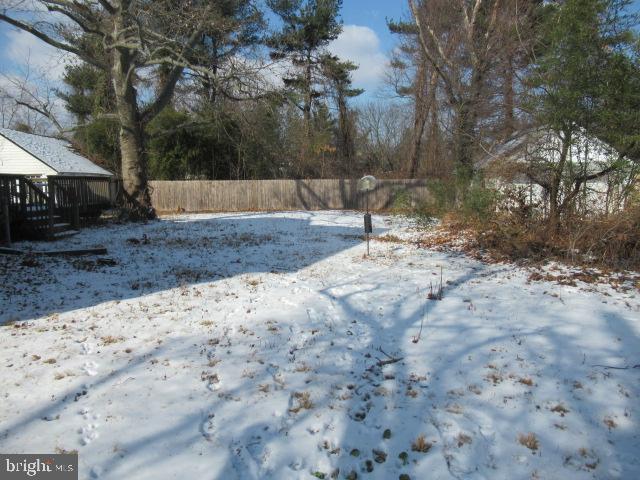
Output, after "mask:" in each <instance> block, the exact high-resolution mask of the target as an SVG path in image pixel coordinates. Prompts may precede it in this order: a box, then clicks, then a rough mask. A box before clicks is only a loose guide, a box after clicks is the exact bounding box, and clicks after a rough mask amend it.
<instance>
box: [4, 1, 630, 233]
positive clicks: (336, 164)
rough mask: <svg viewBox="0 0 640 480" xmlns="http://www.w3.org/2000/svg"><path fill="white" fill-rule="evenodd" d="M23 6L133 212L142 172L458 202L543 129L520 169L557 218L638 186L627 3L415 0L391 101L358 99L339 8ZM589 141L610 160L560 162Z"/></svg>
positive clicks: (143, 202)
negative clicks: (380, 181) (338, 183)
mask: <svg viewBox="0 0 640 480" xmlns="http://www.w3.org/2000/svg"><path fill="white" fill-rule="evenodd" d="M21 3H22V2H15V1H13V2H12V1H11V0H4V1H2V2H0V20H2V21H4V22H6V23H8V24H10V25H12V26H14V27H17V28H20V29H22V30H25V31H27V32H29V33H31V34H33V35H35V36H36V37H38V38H40V39H41V40H43V41H44V42H46V43H48V44H49V45H52V46H53V47H55V48H58V49H60V50H63V51H66V52H70V53H72V54H74V55H75V56H76V57H77V58H78V59H79V60H80V61H79V62H76V63H74V64H72V65H69V66H68V67H67V68H66V72H65V75H64V84H65V86H64V88H61V89H60V90H59V91H57V92H56V93H57V95H58V97H59V98H61V99H62V100H63V101H64V103H65V107H66V109H67V110H68V112H70V114H72V116H73V120H74V125H73V129H72V136H73V139H74V140H75V142H76V143H77V144H78V146H79V148H81V149H82V150H83V151H84V152H85V153H87V154H88V155H89V156H91V157H92V158H97V159H100V160H101V161H102V162H103V163H104V164H105V165H106V166H107V167H108V168H111V169H112V170H114V171H116V172H117V173H118V174H119V175H121V176H122V178H123V182H124V187H125V190H126V192H127V194H128V197H129V199H130V200H131V202H132V204H134V205H137V206H138V207H139V211H140V212H139V213H140V214H142V215H146V214H148V213H149V214H152V211H151V209H150V206H151V205H150V197H149V189H148V179H149V178H154V179H258V178H309V177H315V178H327V177H346V176H349V177H354V176H358V175H361V174H363V173H365V172H366V173H374V174H377V175H381V176H388V177H400V176H402V177H408V178H418V177H420V178H423V177H426V178H429V179H439V180H441V181H443V182H448V184H449V185H451V188H450V192H451V194H452V201H453V202H454V203H458V204H459V203H462V202H464V201H465V198H467V197H468V196H469V192H470V191H471V190H472V189H473V188H474V185H477V184H478V182H481V181H482V168H480V166H481V165H482V161H483V159H487V158H492V157H494V156H496V153H495V152H498V151H500V148H501V146H502V145H505V144H508V143H509V142H510V141H512V139H513V138H516V137H518V136H519V135H521V134H522V133H523V132H531V131H535V130H536V129H541V128H543V129H544V130H545V132H552V133H553V134H554V138H557V142H556V143H557V145H556V144H555V143H554V145H556V146H557V148H556V150H557V153H558V155H557V156H556V157H554V160H553V161H548V159H544V158H543V159H541V158H540V155H538V156H536V155H530V156H529V157H527V158H526V161H524V162H517V164H516V165H515V167H514V168H517V169H518V170H520V172H519V173H521V174H522V175H525V176H526V177H527V179H528V180H529V181H530V182H533V183H535V184H537V185H539V186H540V188H542V189H543V191H544V192H545V195H546V196H547V198H548V199H549V204H550V206H551V212H550V216H551V217H553V219H554V220H553V221H554V222H555V221H558V219H559V218H560V217H561V216H562V215H563V214H564V212H566V211H567V210H569V209H570V208H571V205H572V204H573V202H574V200H575V199H576V197H577V196H578V195H579V193H580V192H581V191H582V189H583V188H584V186H585V185H586V184H587V183H588V182H589V181H592V180H595V179H600V178H605V177H606V178H612V177H616V175H617V177H616V178H620V181H623V182H627V183H628V184H629V185H632V184H633V183H634V182H635V178H636V177H637V166H638V159H639V158H640V128H639V126H640V117H639V115H640V113H639V112H640V88H639V87H640V60H639V59H640V41H639V40H638V34H637V25H638V21H637V20H638V19H637V15H636V14H635V13H634V12H633V11H632V9H631V3H630V2H629V1H628V0H564V1H557V2H556V1H551V2H549V1H541V0H454V1H451V0H408V1H407V14H406V16H405V18H400V19H389V20H388V27H389V29H390V31H391V32H392V33H394V34H395V36H396V38H397V48H395V49H394V51H393V52H392V54H391V58H390V61H389V65H388V68H387V74H386V82H385V83H386V89H385V93H386V96H385V98H384V99H383V100H379V101H370V102H368V103H365V102H358V103H357V104H355V103H354V102H353V99H354V98H356V97H358V96H360V95H361V94H362V93H363V91H362V90H360V89H358V88H355V87H354V85H353V82H352V73H353V72H354V70H355V69H357V65H355V64H353V63H351V62H349V61H345V60H344V59H340V58H338V57H337V56H335V55H332V54H331V53H330V52H329V50H328V46H329V44H330V43H331V42H332V41H333V40H335V39H336V38H337V37H338V36H339V35H340V33H341V31H342V22H341V20H340V10H341V6H342V2H341V0H266V1H265V2H256V1H253V0H218V1H214V2H212V1H199V0H191V1H189V2H182V1H175V0H158V1H154V2H146V1H141V0H86V1H84V0H83V1H73V2H71V1H59V0H56V1H53V0H49V1H47V0H39V1H36V2H35V3H38V4H40V8H39V9H37V11H34V12H30V13H29V14H25V13H24V12H21V11H20V10H19V9H18V8H17V6H16V5H19V4H21ZM268 19H270V20H271V25H270V24H269V22H268ZM44 113H45V114H46V113H47V112H44ZM584 135H588V136H592V137H593V138H597V139H598V140H599V141H602V142H604V143H605V144H606V145H610V146H612V147H614V148H615V151H616V152H618V155H617V156H616V157H615V158H614V159H613V160H611V161H610V162H608V163H607V164H603V165H598V166H597V168H591V167H589V168H586V167H585V168H578V166H577V165H575V164H574V163H575V162H573V161H572V160H571V159H570V155H569V153H568V152H569V151H570V149H571V147H572V145H573V144H574V143H575V139H576V138H577V137H579V136H584ZM631 190H633V189H632V188H630V189H629V191H631Z"/></svg>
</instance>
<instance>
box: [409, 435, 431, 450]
mask: <svg viewBox="0 0 640 480" xmlns="http://www.w3.org/2000/svg"><path fill="white" fill-rule="evenodd" d="M431 447H433V443H431V442H428V441H427V440H426V439H425V438H424V435H420V436H419V437H418V438H416V439H415V440H414V441H413V443H412V444H411V450H412V451H414V452H420V453H427V452H428V451H429V450H431Z"/></svg>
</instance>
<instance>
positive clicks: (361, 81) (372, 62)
mask: <svg viewBox="0 0 640 480" xmlns="http://www.w3.org/2000/svg"><path fill="white" fill-rule="evenodd" d="M329 50H330V51H331V53H333V54H334V55H337V56H339V57H340V58H341V59H343V60H350V61H352V62H353V63H355V64H356V65H358V66H359V67H360V68H358V70H356V71H354V72H353V80H354V84H355V86H356V87H364V88H367V89H373V88H376V87H378V86H379V84H380V81H381V80H382V78H383V76H384V72H385V68H386V66H387V64H388V62H389V59H388V58H387V56H386V55H385V54H384V52H383V51H382V50H381V49H380V39H379V38H378V35H377V34H376V32H374V31H373V30H372V29H371V28H369V27H364V26H361V25H345V26H344V28H343V30H342V33H341V34H340V36H339V37H338V38H337V39H336V40H334V41H333V42H331V44H330V45H329Z"/></svg>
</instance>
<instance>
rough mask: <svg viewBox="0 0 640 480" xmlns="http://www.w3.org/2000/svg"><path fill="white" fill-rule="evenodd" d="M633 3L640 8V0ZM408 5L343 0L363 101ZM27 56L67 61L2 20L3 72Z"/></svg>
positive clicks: (55, 73) (344, 41)
mask: <svg viewBox="0 0 640 480" xmlns="http://www.w3.org/2000/svg"><path fill="white" fill-rule="evenodd" d="M633 4H634V8H635V9H636V10H638V11H640V0H634V2H633ZM406 5H407V2H406V0H343V9H342V15H341V16H342V20H343V23H344V31H343V33H342V35H341V36H340V38H339V39H338V40H337V41H335V42H334V43H333V44H332V45H331V50H332V51H333V53H335V54H337V55H339V56H341V57H342V58H345V59H349V60H351V61H354V62H355V63H357V64H358V65H359V66H360V69H359V70H358V71H356V72H355V73H354V83H355V85H356V86H357V87H360V88H365V90H366V93H365V95H363V97H361V100H360V101H363V100H365V101H366V100H367V99H371V98H374V97H375V94H376V92H377V90H378V89H379V88H380V87H381V85H382V77H383V74H384V71H385V64H386V61H387V55H388V53H389V52H390V51H391V50H392V49H393V47H394V44H395V39H394V37H393V36H392V35H391V34H390V33H389V31H388V29H387V26H386V18H391V19H399V18H402V17H403V15H405V14H406V13H407V11H408V8H407V6H406ZM27 60H29V62H30V63H31V65H32V66H34V67H37V68H39V69H42V70H45V71H46V72H47V73H48V75H50V76H51V77H52V78H53V79H56V78H60V75H61V74H62V73H63V71H64V61H61V60H60V55H59V54H57V53H56V51H55V50H54V49H52V48H51V47H48V46H46V45H44V44H43V43H42V42H41V41H39V40H38V39H36V38H35V37H33V36H31V35H29V34H27V33H25V32H20V31H16V30H15V29H12V28H10V27H8V26H7V25H6V24H4V23H3V22H0V74H3V73H4V74H15V73H17V72H18V71H19V70H20V69H24V65H25V64H26V63H27Z"/></svg>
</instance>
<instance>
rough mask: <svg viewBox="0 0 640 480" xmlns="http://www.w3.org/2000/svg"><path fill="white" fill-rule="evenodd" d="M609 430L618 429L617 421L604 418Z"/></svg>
mask: <svg viewBox="0 0 640 480" xmlns="http://www.w3.org/2000/svg"><path fill="white" fill-rule="evenodd" d="M602 422H603V423H604V424H605V425H606V426H607V428H608V429H609V430H613V429H614V428H617V427H618V424H617V423H616V422H615V420H614V419H613V418H611V417H608V416H607V417H604V420H603V421H602Z"/></svg>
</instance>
